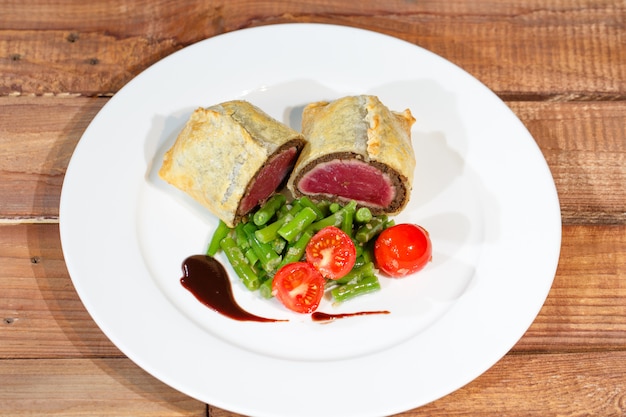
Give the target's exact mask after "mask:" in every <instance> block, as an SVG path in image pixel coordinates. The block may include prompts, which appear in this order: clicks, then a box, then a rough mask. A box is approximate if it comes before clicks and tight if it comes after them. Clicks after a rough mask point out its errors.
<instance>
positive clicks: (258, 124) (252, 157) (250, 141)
mask: <svg viewBox="0 0 626 417" xmlns="http://www.w3.org/2000/svg"><path fill="white" fill-rule="evenodd" d="M303 146H304V139H303V137H302V135H301V134H300V133H298V132H296V131H295V130H293V129H291V128H289V127H288V126H286V125H284V124H282V123H280V122H278V121H277V120H275V119H273V118H271V117H270V116H269V115H267V114H266V113H264V112H263V111H262V110H260V109H259V108H257V107H255V106H253V105H252V104H250V103H248V102H246V101H242V100H235V101H229V102H225V103H222V104H218V105H215V106H212V107H209V108H198V109H196V110H195V111H194V112H193V114H192V115H191V117H190V118H189V120H188V121H187V123H186V124H185V127H184V128H183V130H182V131H181V132H180V134H179V135H178V137H177V139H176V142H175V143H174V145H173V146H172V148H171V149H169V150H168V151H167V152H166V153H165V156H164V158H163V164H162V166H161V169H160V170H159V176H160V177H161V178H162V179H164V180H165V181H167V182H168V183H170V184H172V185H174V186H175V187H177V188H179V189H181V190H182V191H184V192H186V193H187V194H189V195H190V196H191V197H193V198H194V199H195V200H197V201H198V202H199V203H200V204H202V205H203V206H205V207H206V208H208V209H209V210H210V211H211V212H212V213H213V214H214V215H215V216H217V217H218V218H220V219H221V220H222V221H224V223H226V224H227V225H228V226H230V227H233V226H234V225H235V224H236V223H237V222H238V221H239V219H240V218H241V217H242V216H243V215H245V214H246V213H241V212H239V205H240V202H241V200H242V198H244V196H245V195H246V193H247V192H249V191H250V190H249V186H250V185H251V184H252V182H253V179H254V178H255V176H256V175H257V174H258V173H259V171H260V170H261V169H262V168H263V167H264V165H265V164H266V163H267V162H268V160H270V159H271V158H272V156H273V155H276V154H277V153H279V152H281V151H283V150H285V149H288V148H290V147H296V148H297V152H298V153H299V151H300V149H302V147H303Z"/></svg>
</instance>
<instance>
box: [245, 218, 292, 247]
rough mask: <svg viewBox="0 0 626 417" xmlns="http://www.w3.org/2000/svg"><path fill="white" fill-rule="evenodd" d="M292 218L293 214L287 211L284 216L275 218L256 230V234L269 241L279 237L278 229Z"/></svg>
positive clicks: (266, 241) (264, 240) (258, 237)
mask: <svg viewBox="0 0 626 417" xmlns="http://www.w3.org/2000/svg"><path fill="white" fill-rule="evenodd" d="M292 219H293V216H292V215H291V214H290V213H287V214H285V215H284V216H283V217H281V218H279V219H277V220H275V221H274V222H272V223H270V224H268V225H267V226H265V227H263V228H261V229H258V230H256V231H255V232H254V234H255V235H256V237H257V239H259V240H260V241H261V242H263V243H269V242H271V241H273V240H274V239H276V238H277V237H278V230H279V229H280V228H281V227H283V225H284V224H285V223H287V222H289V221H291V220H292Z"/></svg>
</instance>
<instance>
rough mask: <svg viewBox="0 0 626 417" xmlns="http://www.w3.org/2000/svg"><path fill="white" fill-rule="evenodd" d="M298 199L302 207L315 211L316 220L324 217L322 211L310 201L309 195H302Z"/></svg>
mask: <svg viewBox="0 0 626 417" xmlns="http://www.w3.org/2000/svg"><path fill="white" fill-rule="evenodd" d="M298 200H299V201H300V204H302V206H303V207H308V208H310V209H311V210H313V211H314V212H315V214H316V220H322V219H323V218H324V212H323V211H322V210H321V209H320V208H319V207H318V206H317V205H316V204H315V203H314V202H312V201H311V199H310V198H309V197H307V196H302V197H300V198H299V199H298Z"/></svg>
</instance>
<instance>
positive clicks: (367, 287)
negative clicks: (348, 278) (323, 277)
mask: <svg viewBox="0 0 626 417" xmlns="http://www.w3.org/2000/svg"><path fill="white" fill-rule="evenodd" d="M378 290H380V282H379V281H378V278H377V277H376V275H367V276H365V277H363V278H362V279H361V280H360V281H358V282H356V283H350V284H345V285H340V286H338V287H335V288H333V289H332V290H330V293H331V295H332V296H333V298H334V299H335V301H338V302H342V301H346V300H349V299H351V298H354V297H357V296H359V295H363V294H367V293H370V292H373V291H378Z"/></svg>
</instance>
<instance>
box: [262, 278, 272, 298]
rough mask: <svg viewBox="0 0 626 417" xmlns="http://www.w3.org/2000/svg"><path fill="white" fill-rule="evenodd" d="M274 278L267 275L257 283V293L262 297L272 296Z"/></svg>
mask: <svg viewBox="0 0 626 417" xmlns="http://www.w3.org/2000/svg"><path fill="white" fill-rule="evenodd" d="M273 282H274V279H273V278H272V277H268V278H267V279H266V280H265V281H263V282H262V283H261V285H259V294H261V297H263V298H272V297H273V296H274V294H272V283H273Z"/></svg>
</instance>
